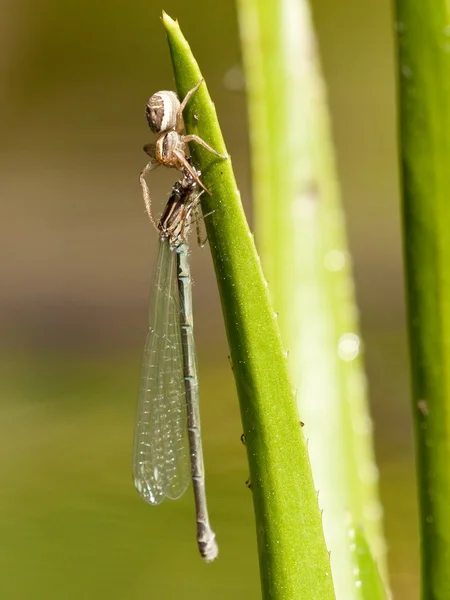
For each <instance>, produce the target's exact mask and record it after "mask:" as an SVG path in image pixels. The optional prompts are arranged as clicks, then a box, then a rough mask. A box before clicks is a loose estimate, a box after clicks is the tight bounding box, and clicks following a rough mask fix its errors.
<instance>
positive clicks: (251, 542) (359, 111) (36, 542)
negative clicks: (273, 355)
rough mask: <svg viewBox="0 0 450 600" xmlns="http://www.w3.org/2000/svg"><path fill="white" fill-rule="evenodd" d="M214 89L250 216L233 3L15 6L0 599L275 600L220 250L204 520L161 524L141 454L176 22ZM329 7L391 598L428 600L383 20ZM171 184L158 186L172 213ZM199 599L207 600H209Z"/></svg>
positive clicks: (2, 190)
mask: <svg viewBox="0 0 450 600" xmlns="http://www.w3.org/2000/svg"><path fill="white" fill-rule="evenodd" d="M162 8H164V9H165V10H166V11H167V12H168V13H169V14H170V15H171V16H172V17H177V18H178V19H179V21H180V23H181V26H182V28H183V31H184V33H185V35H186V36H187V38H188V39H189V40H190V42H191V46H192V48H193V50H194V53H195V55H196V57H197V59H198V60H199V62H200V66H201V68H202V70H203V73H204V75H205V77H206V79H207V82H208V86H209V88H210V92H211V94H212V96H213V99H214V101H215V103H216V106H217V110H218V113H219V117H220V119H221V123H222V127H223V131H224V135H225V139H226V142H227V145H228V150H229V152H230V154H231V155H232V157H233V165H234V166H235V167H236V174H237V177H238V181H239V184H240V187H241V192H242V196H243V198H244V201H245V206H246V209H247V212H248V215H249V217H251V190H250V175H249V152H248V140H247V138H248V133H247V129H246V127H247V125H246V108H245V96H244V91H243V89H242V81H241V80H242V77H241V76H240V64H241V63H240V51H239V39H238V31H237V23H236V14H235V7H234V3H233V2H231V1H229V2H225V1H223V0H222V1H220V0H219V1H218V2H214V3H212V2H206V1H198V0H197V1H196V2H195V1H194V2H189V3H188V2H183V1H182V0H178V1H176V0H168V1H167V2H166V3H165V4H164V5H161V4H160V3H157V2H154V1H152V0H150V1H144V0H131V2H123V1H119V0H110V1H109V2H105V1H103V0H100V1H98V2H88V1H87V0H63V1H57V0H40V1H39V2H38V1H37V0H35V1H34V2H33V0H0V9H1V15H2V18H1V21H0V108H1V110H0V124H1V132H2V144H1V149H0V152H1V175H0V197H1V200H2V215H3V216H2V220H1V235H0V276H1V279H0V281H1V284H0V285H1V294H0V327H1V336H0V355H1V367H0V392H1V394H0V439H1V456H0V475H1V482H2V485H1V491H0V510H1V518H0V539H1V541H2V544H1V550H0V558H1V562H0V564H1V568H0V597H1V598H5V599H6V598H8V599H11V600H28V599H31V598H33V599H34V600H36V599H41V598H42V599H44V598H45V599H46V600H61V599H62V598H64V599H65V600H79V599H80V598H83V599H86V600H88V599H89V600H100V599H104V600H106V599H108V600H116V599H117V600H119V599H120V600H125V599H127V600H128V599H132V598H136V597H139V598H151V599H153V598H155V599H156V598H158V599H159V598H176V597H183V598H194V597H195V598H196V600H200V599H202V598H205V599H206V598H229V597H234V598H245V599H246V600H250V599H252V598H255V599H256V598H259V597H260V591H259V576H258V570H257V556H256V546H255V535H254V522H253V515H252V502H251V496H250V492H249V491H248V490H247V489H246V487H245V485H244V481H245V479H246V477H247V468H246V461H245V451H244V449H243V447H242V445H241V443H240V441H239V436H240V434H241V425H240V421H239V412H238V405H237V399H236V394H235V390H234V387H233V380H232V376H231V373H230V369H229V365H228V361H227V354H228V350H227V346H226V341H225V335H224V330H223V324H222V318H221V313H220V306H219V300H218V295H217V291H216V286H215V280H214V274H213V271H212V267H211V263H210V256H209V252H208V249H207V248H206V249H204V250H203V251H199V250H194V251H193V254H192V262H193V274H194V278H195V288H194V300H195V314H196V330H197V342H198V352H199V362H200V376H201V387H202V410H203V417H204V437H205V453H206V467H207V474H208V492H209V502H210V511H211V517H212V521H213V524H214V526H215V529H216V532H217V535H218V538H219V542H220V546H221V556H220V560H219V561H218V562H217V563H216V564H213V565H211V566H205V565H204V564H202V562H201V560H200V559H199V558H198V556H197V550H196V547H195V539H194V520H193V507H192V499H191V494H190V493H187V494H186V495H185V497H183V498H182V499H181V500H180V501H177V502H175V503H173V502H167V503H165V505H162V506H161V507H158V508H150V507H148V506H146V505H145V504H144V503H143V502H142V501H141V500H140V499H139V497H138V496H137V494H136V492H135V491H134V489H133V486H132V483H131V475H130V455H131V438H132V429H133V419H134V411H135V402H136V392H137V386H138V379H139V369H140V361H141V355H142V350H143V344H144V340H145V335H146V322H147V301H148V291H149V280H150V276H151V271H152V262H153V259H154V256H155V249H156V243H157V238H156V235H155V233H154V231H152V229H151V227H150V226H149V224H148V221H147V219H146V216H145V213H144V206H143V202H142V198H141V195H140V189H139V185H138V182H137V176H138V172H139V170H140V169H141V168H142V166H143V165H144V163H145V155H144V153H143V152H142V146H143V144H144V143H146V142H148V141H150V140H151V135H150V131H149V130H148V127H147V125H146V122H145V118H144V106H145V102H146V100H147V98H148V96H149V95H150V94H151V93H153V92H155V91H157V90H159V89H172V88H173V87H174V84H173V77H172V71H171V65H170V61H169V56H168V51H167V46H166V42H165V35H164V31H163V28H162V26H161V23H160V13H161V9H162ZM313 10H314V15H315V19H316V22H317V27H318V34H319V41H320V47H321V53H322V60H323V65H324V70H325V75H326V78H327V81H328V86H329V97H330V104H331V110H332V117H333V125H334V134H335V139H336V143H337V150H338V163H339V169H340V176H341V181H342V187H343V193H344V200H345V207H346V211H347V215H348V229H349V237H350V244H351V248H352V252H353V257H354V264H355V269H356V277H357V294H358V300H359V303H360V311H361V321H362V331H363V336H364V339H365V349H366V362H367V367H368V373H369V380H370V394H371V402H372V407H373V414H374V417H375V426H376V445H377V457H378V461H379V464H380V469H381V488H382V498H383V502H384V505H385V511H386V530H387V536H388V544H389V560H390V568H391V573H392V583H393V587H394V591H395V592H396V598H398V599H399V600H415V599H416V598H417V597H418V593H417V582H418V576H417V528H416V515H415V510H416V506H415V491H414V480H413V477H414V473H413V465H412V439H411V438H412V436H411V423H410V416H409V409H408V408H409V407H408V372H407V352H406V344H405V330H404V306H403V290H402V285H403V284H402V267H401V242H400V228H399V199H398V174H397V158H396V148H395V120H394V111H395V97H394V65H393V56H394V49H393V40H392V23H391V15H390V4H389V2H388V1H387V0H386V1H383V2H376V1H375V0H368V2H365V3H360V2H357V1H356V0H346V1H345V2H341V3H328V2H326V0H314V2H313ZM175 178H176V174H175V173H170V172H169V173H165V172H163V170H161V169H160V170H158V171H157V172H156V173H155V174H154V176H153V177H152V179H151V186H152V192H153V194H154V196H155V198H160V203H161V206H162V204H163V203H164V200H165V199H166V198H167V194H168V191H169V189H170V185H171V183H172V182H173V181H174V180H175ZM197 586H201V588H200V589H197Z"/></svg>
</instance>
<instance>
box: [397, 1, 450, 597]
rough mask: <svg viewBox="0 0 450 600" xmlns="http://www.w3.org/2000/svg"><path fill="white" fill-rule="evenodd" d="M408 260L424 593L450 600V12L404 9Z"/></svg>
mask: <svg viewBox="0 0 450 600" xmlns="http://www.w3.org/2000/svg"><path fill="white" fill-rule="evenodd" d="M396 11H397V15H396V17H397V27H396V30H397V44H398V78H399V92H400V146H401V158H402V177H403V227H404V256H405V267H406V280H407V303H408V312H409V315H408V320H409V333H410V353H411V370H412V410H413V415H414V419H415V424H416V449H417V450H416V451H417V461H416V464H417V475H418V486H419V499H420V521H421V532H422V588H423V590H422V593H423V598H424V599H427V600H444V599H445V600H447V599H448V597H449V593H450V568H449V564H450V510H449V507H450V5H449V2H448V0H433V2H428V1H426V0H397V1H396Z"/></svg>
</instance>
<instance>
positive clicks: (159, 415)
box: [133, 171, 219, 562]
mask: <svg viewBox="0 0 450 600" xmlns="http://www.w3.org/2000/svg"><path fill="white" fill-rule="evenodd" d="M196 175H197V176H199V175H200V173H198V172H197V171H196ZM201 193H202V190H201V189H200V187H199V185H198V183H197V182H196V180H195V179H193V178H192V177H191V176H190V175H189V174H185V175H184V177H183V179H182V180H181V181H180V182H177V183H176V184H175V185H174V187H173V190H172V195H171V196H170V198H169V201H168V203H167V206H166V208H165V210H164V213H163V215H162V217H161V219H160V221H159V224H158V230H159V235H160V237H159V251H158V258H157V261H156V265H155V270H154V275H153V283H152V290H151V298H150V317H149V331H148V336H147V342H146V344H145V350H144V360H143V366H142V375H141V387H140V392H139V400H138V412H137V420H136V428H135V434H134V451H133V477H134V484H135V486H136V489H137V491H138V492H139V494H140V495H141V496H142V498H143V499H144V500H146V501H147V502H148V503H150V504H159V503H160V502H162V501H163V500H164V498H171V499H176V498H179V497H180V496H181V495H182V494H183V493H184V491H185V490H186V488H187V486H188V484H189V479H192V483H193V488H194V499H195V508H196V521H197V543H198V547H199V550H200V553H201V555H202V557H203V558H204V559H205V561H207V562H210V561H212V560H214V559H215V558H216V557H217V555H218V551H219V550H218V546H217V543H216V539H215V534H214V532H213V530H212V529H211V525H210V523H209V517H208V509H207V504H206V493H205V474H204V466H203V450H202V442H201V434H200V411H199V387H198V374H197V360H196V353H195V346H194V337H193V319H192V293H191V275H190V268H189V261H188V234H189V229H190V226H191V224H192V222H193V221H194V220H195V219H196V218H197V217H196V215H197V214H199V199H200V195H201Z"/></svg>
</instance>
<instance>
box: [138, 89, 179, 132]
mask: <svg viewBox="0 0 450 600" xmlns="http://www.w3.org/2000/svg"><path fill="white" fill-rule="evenodd" d="M179 109H180V101H179V100H178V96H177V95H176V94H175V92H169V91H162V92H156V94H153V96H150V98H149V99H148V102H147V106H146V108H145V116H146V117H147V123H148V126H149V127H150V129H151V130H152V131H153V133H163V132H164V131H169V130H170V129H175V127H176V125H177V115H178V111H179Z"/></svg>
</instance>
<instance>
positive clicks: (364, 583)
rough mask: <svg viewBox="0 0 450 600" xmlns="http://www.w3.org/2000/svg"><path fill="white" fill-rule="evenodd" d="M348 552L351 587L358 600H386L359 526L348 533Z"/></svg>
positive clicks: (384, 591) (377, 572) (387, 597)
mask: <svg viewBox="0 0 450 600" xmlns="http://www.w3.org/2000/svg"><path fill="white" fill-rule="evenodd" d="M349 538H350V551H351V555H352V561H353V572H352V575H353V585H354V586H355V590H356V592H357V597H358V599H359V600H388V599H389V595H388V593H387V592H386V590H385V589H384V585H383V582H382V580H381V577H380V572H379V571H378V567H377V564H376V562H375V561H374V559H373V556H372V553H371V552H370V548H369V545H368V543H367V540H366V536H365V535H364V530H363V528H362V527H361V526H357V527H354V528H351V529H350V531H349Z"/></svg>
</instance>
